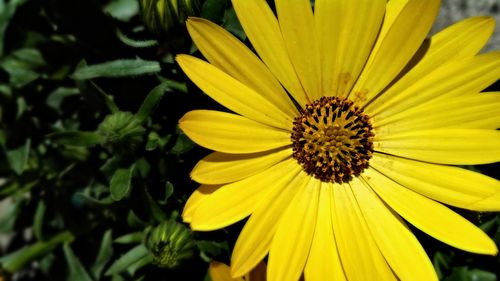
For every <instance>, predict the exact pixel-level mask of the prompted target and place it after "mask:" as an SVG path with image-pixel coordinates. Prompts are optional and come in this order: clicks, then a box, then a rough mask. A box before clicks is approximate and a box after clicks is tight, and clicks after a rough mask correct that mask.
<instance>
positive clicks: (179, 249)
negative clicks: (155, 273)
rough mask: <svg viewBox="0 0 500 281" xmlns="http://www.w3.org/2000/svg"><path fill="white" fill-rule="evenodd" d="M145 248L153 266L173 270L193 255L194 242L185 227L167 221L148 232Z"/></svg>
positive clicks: (172, 221)
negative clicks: (149, 254) (150, 256)
mask: <svg viewBox="0 0 500 281" xmlns="http://www.w3.org/2000/svg"><path fill="white" fill-rule="evenodd" d="M146 247H147V248H148V249H149V252H150V253H151V255H152V256H153V263H154V264H156V265H157V266H158V267H162V268H173V267H176V266H177V265H179V264H180V263H181V262H182V260H184V259H187V258H190V257H191V256H192V255H193V249H194V242H193V240H192V236H191V231H190V230H189V229H188V228H187V227H185V226H184V225H183V224H181V223H177V222H175V221H174V220H168V221H164V222H162V223H161V224H160V225H158V226H157V227H155V228H153V229H151V230H149V232H148V233H147V235H146Z"/></svg>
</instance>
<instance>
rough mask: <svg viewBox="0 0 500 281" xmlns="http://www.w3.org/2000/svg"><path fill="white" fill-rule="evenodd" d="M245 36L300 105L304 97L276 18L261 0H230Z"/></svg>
mask: <svg viewBox="0 0 500 281" xmlns="http://www.w3.org/2000/svg"><path fill="white" fill-rule="evenodd" d="M232 3H233V7H234V10H235V11H236V14H237V16H238V19H239V21H240V23H241V25H242V26H243V29H244V30H245V33H246V35H247V36H248V39H250V42H251V43H252V45H253V47H254V48H255V50H256V51H257V54H259V56H260V58H261V59H262V60H263V61H264V63H265V64H266V65H267V67H268V68H269V70H271V72H272V73H273V74H274V75H275V76H276V78H278V80H279V81H280V82H281V84H282V85H283V86H284V87H285V88H286V89H287V90H288V92H289V93H290V94H291V95H292V96H293V98H294V99H295V100H296V101H297V102H298V103H299V104H300V105H301V106H304V105H305V104H306V103H307V102H308V97H307V95H306V93H305V91H304V89H303V88H302V85H301V84H300V80H299V78H298V77H297V74H296V72H295V69H294V67H293V65H292V62H291V61H290V57H289V56H288V52H287V50H286V47H285V43H284V41H283V36H282V35H281V30H280V26H279V24H278V20H277V19H276V17H275V16H274V13H273V11H272V10H271V8H270V7H269V5H267V3H266V1H265V0H253V1H248V0H232Z"/></svg>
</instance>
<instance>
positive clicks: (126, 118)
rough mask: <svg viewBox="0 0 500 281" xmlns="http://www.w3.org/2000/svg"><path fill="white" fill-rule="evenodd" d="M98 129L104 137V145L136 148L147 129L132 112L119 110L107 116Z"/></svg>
mask: <svg viewBox="0 0 500 281" xmlns="http://www.w3.org/2000/svg"><path fill="white" fill-rule="evenodd" d="M97 131H98V133H99V134H100V135H101V136H102V137H104V145H110V146H112V147H123V148H125V147H128V148H135V147H136V146H137V145H138V144H139V143H140V142H141V141H142V136H143V134H144V131H145V130H144V128H143V127H142V126H141V123H140V122H139V121H138V120H137V119H136V118H135V116H134V115H133V114H132V113H130V112H117V113H113V114H111V115H108V116H106V118H104V120H103V121H102V122H101V124H100V125H99V128H98V129H97Z"/></svg>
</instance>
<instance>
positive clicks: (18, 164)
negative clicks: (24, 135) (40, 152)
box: [6, 139, 31, 175]
mask: <svg viewBox="0 0 500 281" xmlns="http://www.w3.org/2000/svg"><path fill="white" fill-rule="evenodd" d="M30 148H31V139H27V140H26V142H25V143H24V145H22V146H20V147H18V148H16V149H13V150H8V151H6V154H7V155H6V156H7V161H8V162H9V165H10V168H11V169H12V170H13V171H14V172H15V173H16V174H17V175H21V174H22V173H23V172H24V169H25V168H26V164H27V163H28V157H29V154H30Z"/></svg>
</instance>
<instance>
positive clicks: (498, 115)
mask: <svg viewBox="0 0 500 281" xmlns="http://www.w3.org/2000/svg"><path fill="white" fill-rule="evenodd" d="M373 123H374V124H375V128H376V129H377V130H379V131H384V127H386V130H388V131H390V132H391V134H395V133H400V132H405V131H416V130H426V129H438V128H445V127H446V128H462V129H467V128H468V129H493V130H494V129H496V128H498V127H499V126H500V93H497V92H494V93H481V94H479V93H475V94H466V95H463V96H459V97H456V98H453V99H439V100H436V101H433V102H430V103H428V104H423V105H421V106H416V107H412V108H409V109H408V110H405V111H402V112H400V113H397V114H394V115H390V116H386V117H385V118H383V117H380V118H379V117H375V118H374V121H373Z"/></svg>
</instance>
